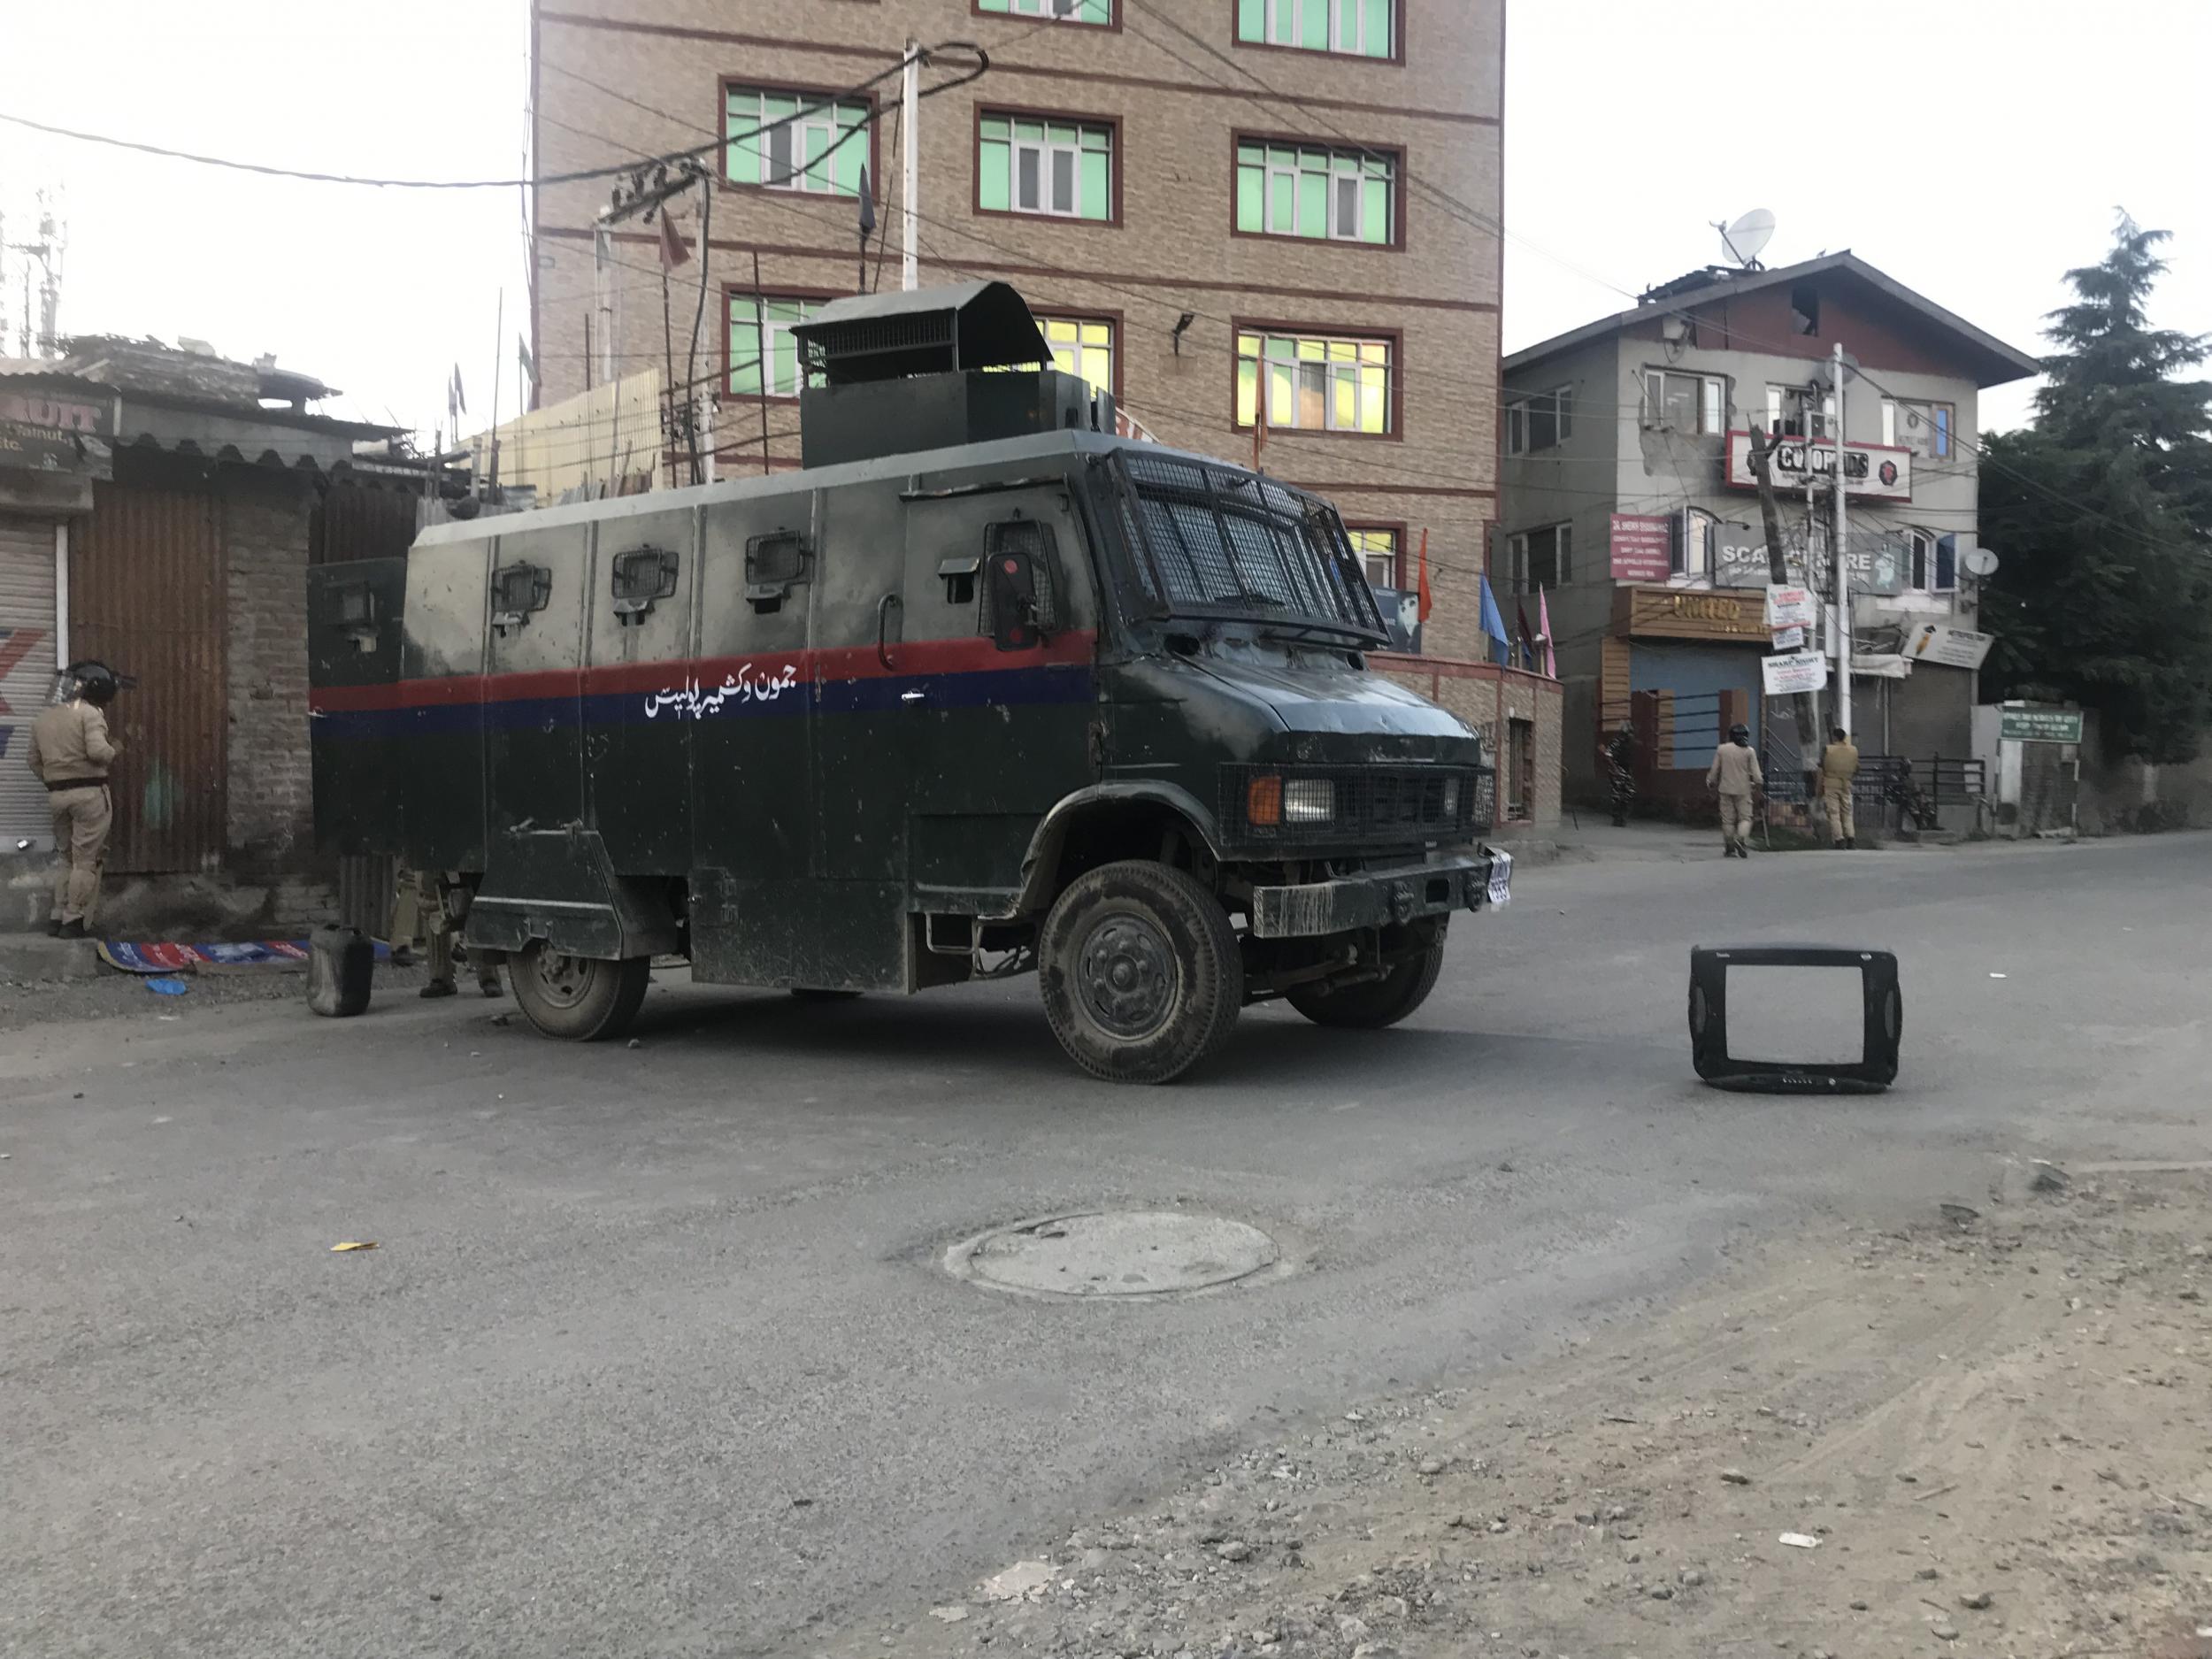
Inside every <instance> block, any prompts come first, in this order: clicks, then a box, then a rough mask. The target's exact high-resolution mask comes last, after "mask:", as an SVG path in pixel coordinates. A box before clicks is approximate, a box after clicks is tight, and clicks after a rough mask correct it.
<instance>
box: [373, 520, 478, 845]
mask: <svg viewBox="0 0 2212 1659" xmlns="http://www.w3.org/2000/svg"><path fill="white" fill-rule="evenodd" d="M494 549H495V542H494V541H493V539H492V538H491V537H490V536H482V537H471V538H469V539H467V540H465V541H434V542H429V543H426V544H423V545H419V546H417V547H415V548H412V549H410V550H409V552H408V555H407V579H406V590H407V597H406V602H405V604H404V607H403V612H404V614H403V640H402V641H401V646H400V665H399V676H400V692H401V701H400V715H399V718H396V719H395V720H394V722H393V723H392V726H391V727H390V738H391V748H390V749H389V750H388V764H389V766H390V771H389V772H388V780H389V782H390V784H391V788H392V795H393V802H394V804H393V808H392V810H393V815H394V817H395V818H396V820H397V822H398V825H399V835H398V839H397V841H396V844H395V845H392V846H389V847H388V848H385V849H380V850H388V851H392V852H396V853H398V854H399V855H400V856H402V857H403V858H404V859H405V860H406V861H407V862H408V863H409V864H412V865H413V866H414V867H415V868H416V869H418V870H482V869H483V868H484V866H485V860H486V857H487V855H488V836H487V833H486V824H485V811H486V800H487V793H488V788H489V787H490V779H489V775H488V770H487V748H486V741H485V731H484V712H485V710H484V687H485V680H484V676H485V672H486V670H487V668H488V664H489V660H490V659H489V655H488V652H489V635H488V631H487V630H488V620H489V616H490V609H489V605H488V596H487V583H488V581H489V580H490V575H491V567H492V562H493V557H494Z"/></svg>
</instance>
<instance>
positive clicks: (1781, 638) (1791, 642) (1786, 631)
mask: <svg viewBox="0 0 2212 1659" xmlns="http://www.w3.org/2000/svg"><path fill="white" fill-rule="evenodd" d="M1774 649H1776V650H1778V651H1801V650H1803V649H1805V630H1804V629H1803V628H1801V627H1787V628H1777V629H1775V630H1774Z"/></svg>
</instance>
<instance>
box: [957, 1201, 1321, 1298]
mask: <svg viewBox="0 0 2212 1659" xmlns="http://www.w3.org/2000/svg"><path fill="white" fill-rule="evenodd" d="M945 1266H946V1267H947V1269H948V1270H949V1271H951V1272H953V1273H955V1274H957V1275H958V1276H959V1277H960V1278H962V1279H970V1280H972V1281H973V1282H975V1283H976V1284H979V1285H988V1286H991V1287H992V1288H993V1289H995V1290H1007V1291H1012V1292H1014V1293H1016V1294H1019V1295H1028V1296H1178V1295H1189V1294H1193V1293H1194V1292H1197V1291H1205V1290H1215V1289H1218V1288H1219V1287H1220V1286H1224V1285H1233V1284H1236V1283H1237V1282H1239V1281H1240V1280H1243V1279H1254V1278H1256V1277H1258V1276H1260V1275H1263V1274H1271V1273H1273V1272H1276V1271H1282V1269H1283V1267H1284V1262H1283V1254H1282V1251H1281V1250H1280V1249H1279V1248H1277V1246H1276V1243H1275V1240H1272V1239H1271V1238H1269V1237H1268V1236H1267V1234H1265V1233H1262V1232H1261V1231H1260V1230H1259V1229H1258V1228H1257V1227H1253V1226H1248V1225H1245V1224H1244V1223H1243V1222H1241V1221H1231V1220H1229V1219H1227V1218H1226V1217H1222V1216H1206V1215H1193V1214H1190V1213H1188V1212H1186V1211H1181V1210H1088V1211H1082V1212H1079V1213H1077V1214H1074V1215H1067V1216H1047V1217H1042V1218H1041V1219H1039V1220H1034V1221H1020V1222H1016V1223H1015V1224H1013V1225H1011V1226H1005V1227H994V1228H993V1229H992V1230H991V1231H990V1232H988V1233H980V1234H979V1235H978V1236H977V1237H975V1238H972V1239H970V1240H967V1241H966V1242H965V1243H963V1244H956V1245H955V1246H953V1248H951V1249H949V1250H948V1251H947V1252H946V1253H945Z"/></svg>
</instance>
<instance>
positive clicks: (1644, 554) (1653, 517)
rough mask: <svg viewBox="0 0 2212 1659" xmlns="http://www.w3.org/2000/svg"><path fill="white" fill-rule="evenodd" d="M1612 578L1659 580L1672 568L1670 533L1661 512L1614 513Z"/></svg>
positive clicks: (1618, 580)
mask: <svg viewBox="0 0 2212 1659" xmlns="http://www.w3.org/2000/svg"><path fill="white" fill-rule="evenodd" d="M1611 540H1612V546H1611V552H1612V557H1613V580H1615V581H1617V582H1663V581H1664V580H1667V575H1668V572H1670V571H1671V569H1672V568H1673V562H1674V560H1673V547H1674V541H1673V532H1672V529H1671V525H1670V522H1669V520H1668V518H1667V515H1666V514H1664V513H1645V512H1617V513H1615V514H1614V515H1613V523H1612V535H1611Z"/></svg>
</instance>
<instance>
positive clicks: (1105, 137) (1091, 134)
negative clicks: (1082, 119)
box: [1083, 127, 1114, 151]
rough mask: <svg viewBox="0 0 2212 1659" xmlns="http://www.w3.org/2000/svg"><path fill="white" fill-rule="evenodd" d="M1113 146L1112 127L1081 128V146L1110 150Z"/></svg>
mask: <svg viewBox="0 0 2212 1659" xmlns="http://www.w3.org/2000/svg"><path fill="white" fill-rule="evenodd" d="M1113 147H1114V129H1113V128H1112V127H1085V128H1084V129H1083V148H1084V149H1086V150H1109V151H1110V150H1112V149H1113Z"/></svg>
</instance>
